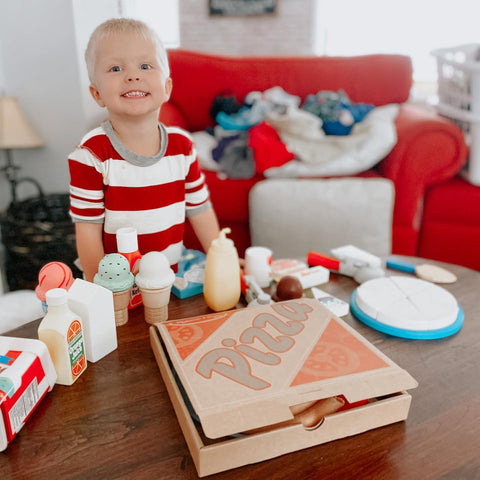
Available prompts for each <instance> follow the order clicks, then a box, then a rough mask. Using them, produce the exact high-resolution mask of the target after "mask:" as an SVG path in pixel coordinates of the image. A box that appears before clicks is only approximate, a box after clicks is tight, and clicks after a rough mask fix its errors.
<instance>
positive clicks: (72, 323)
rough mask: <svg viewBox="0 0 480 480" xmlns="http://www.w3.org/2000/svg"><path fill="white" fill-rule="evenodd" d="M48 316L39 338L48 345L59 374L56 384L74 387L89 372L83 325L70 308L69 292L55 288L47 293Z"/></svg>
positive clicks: (39, 328) (39, 329) (44, 320)
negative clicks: (86, 370) (82, 375)
mask: <svg viewBox="0 0 480 480" xmlns="http://www.w3.org/2000/svg"><path fill="white" fill-rule="evenodd" d="M46 300H47V305H48V313H47V314H46V315H45V317H43V320H42V321H41V322H40V325H39V327H38V338H39V340H41V341H42V342H43V343H45V344H46V345H47V348H48V352H49V353H50V357H51V358H52V362H53V365H54V367H55V370H56V372H57V380H56V382H55V383H58V384H60V385H72V383H73V382H75V381H76V380H77V378H78V377H79V376H80V374H82V373H83V372H84V371H85V369H86V368H87V358H86V355H85V341H84V338H85V337H84V333H83V325H82V321H81V319H80V317H79V316H78V315H76V314H75V313H73V312H72V311H71V310H70V309H69V308H68V303H67V300H68V295H67V291H66V290H65V289H63V288H53V289H52V290H49V291H48V292H47V293H46Z"/></svg>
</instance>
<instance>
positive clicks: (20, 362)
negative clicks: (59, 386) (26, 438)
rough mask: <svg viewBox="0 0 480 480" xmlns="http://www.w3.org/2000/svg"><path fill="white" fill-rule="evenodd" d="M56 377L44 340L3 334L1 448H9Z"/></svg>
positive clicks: (0, 342)
mask: <svg viewBox="0 0 480 480" xmlns="http://www.w3.org/2000/svg"><path fill="white" fill-rule="evenodd" d="M56 379H57V374H56V372H55V368H54V366H53V363H52V360H51V358H50V355H49V353H48V349H47V346H46V345H45V344H44V343H43V342H41V341H40V340H33V339H26V338H14V337H5V336H0V410H1V419H0V451H3V450H5V449H6V448H7V445H8V444H9V443H10V442H11V441H12V440H13V438H14V437H15V435H16V434H17V433H18V432H19V431H20V429H21V428H22V427H23V425H24V424H25V422H26V421H27V420H28V418H29V417H30V415H31V413H32V412H33V410H35V408H36V407H37V406H38V404H39V403H40V402H41V400H42V399H43V397H44V396H45V395H46V394H47V392H49V391H50V390H52V388H53V386H54V385H55V381H56Z"/></svg>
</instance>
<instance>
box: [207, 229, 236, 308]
mask: <svg viewBox="0 0 480 480" xmlns="http://www.w3.org/2000/svg"><path fill="white" fill-rule="evenodd" d="M227 233H230V229H229V228H224V229H223V230H221V232H220V235H219V237H218V238H216V239H215V240H213V241H212V244H211V245H210V248H209V249H208V252H207V261H206V264H205V283H204V286H203V296H204V298H205V302H206V303H207V305H208V306H209V307H210V308H211V309H212V310H214V311H216V312H220V311H223V310H229V309H230V308H233V307H235V305H236V304H237V303H238V301H239V299H240V293H241V292H240V265H239V263H238V253H237V249H236V248H235V245H234V244H233V241H232V240H230V239H229V238H226V234H227Z"/></svg>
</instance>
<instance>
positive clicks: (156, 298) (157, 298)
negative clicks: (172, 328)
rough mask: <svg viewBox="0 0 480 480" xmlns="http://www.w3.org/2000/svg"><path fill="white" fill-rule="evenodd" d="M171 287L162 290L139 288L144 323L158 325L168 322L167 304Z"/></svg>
mask: <svg viewBox="0 0 480 480" xmlns="http://www.w3.org/2000/svg"><path fill="white" fill-rule="evenodd" d="M170 290H171V285H170V286H168V287H163V288H155V289H152V288H141V287H140V292H141V294H142V300H143V308H144V311H145V321H146V322H147V323H159V322H164V321H165V320H168V302H169V301H170Z"/></svg>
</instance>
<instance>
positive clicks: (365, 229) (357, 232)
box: [249, 178, 394, 258]
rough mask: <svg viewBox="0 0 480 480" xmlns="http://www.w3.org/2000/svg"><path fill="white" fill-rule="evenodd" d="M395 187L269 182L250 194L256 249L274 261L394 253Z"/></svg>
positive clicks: (345, 181)
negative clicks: (337, 253) (347, 252)
mask: <svg viewBox="0 0 480 480" xmlns="http://www.w3.org/2000/svg"><path fill="white" fill-rule="evenodd" d="M393 203H394V186H393V183H392V182H391V181H390V180H387V179H383V178H365V179H364V178H334V179H269V180H264V181H262V182H259V183H257V184H256V185H255V186H254V187H253V188H252V190H251V191H250V197H249V210H250V233H251V239H252V245H259V246H265V247H269V248H271V249H272V250H273V254H274V258H285V257H287V258H302V257H305V256H306V255H307V253H308V252H309V251H311V250H313V251H316V252H320V253H324V254H328V253H329V251H330V250H331V249H332V248H335V247H339V246H341V245H347V244H351V245H355V246H357V247H359V248H362V249H364V250H367V251H368V252H370V253H372V254H374V255H379V256H385V255H389V254H390V253H391V244H392V215H393Z"/></svg>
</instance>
